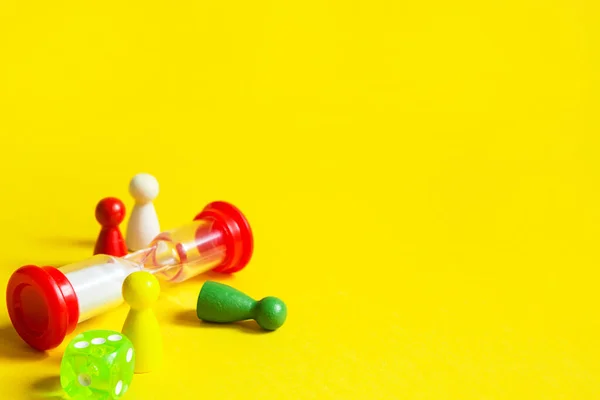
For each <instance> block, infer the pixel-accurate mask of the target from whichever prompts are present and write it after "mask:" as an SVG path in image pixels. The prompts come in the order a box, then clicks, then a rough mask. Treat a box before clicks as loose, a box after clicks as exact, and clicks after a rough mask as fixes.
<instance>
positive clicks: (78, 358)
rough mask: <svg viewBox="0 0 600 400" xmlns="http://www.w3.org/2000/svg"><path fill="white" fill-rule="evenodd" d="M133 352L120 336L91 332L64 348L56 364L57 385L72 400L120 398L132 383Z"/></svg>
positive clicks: (77, 337)
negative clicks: (58, 383) (58, 368)
mask: <svg viewBox="0 0 600 400" xmlns="http://www.w3.org/2000/svg"><path fill="white" fill-rule="evenodd" d="M135 364H136V351H134V347H133V344H132V343H131V341H130V340H129V339H128V338H127V337H126V336H125V335H123V334H121V333H119V332H114V331H106V330H93V331H87V332H84V333H81V334H79V335H77V336H75V337H74V338H73V340H71V342H70V343H69V344H68V346H67V348H66V350H65V353H64V355H63V358H62V362H61V364H60V385H61V386H62V388H63V389H64V390H65V392H67V394H68V395H69V396H70V397H71V398H72V399H74V400H84V399H86V400H87V399H89V400H92V399H93V400H108V399H111V400H112V399H118V398H120V397H121V396H123V395H124V394H125V393H126V392H127V389H129V386H130V385H131V381H132V380H133V372H134V368H135Z"/></svg>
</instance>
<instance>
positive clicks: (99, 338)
mask: <svg viewBox="0 0 600 400" xmlns="http://www.w3.org/2000/svg"><path fill="white" fill-rule="evenodd" d="M104 343H106V339H104V338H101V337H97V338H94V339H92V344H104Z"/></svg>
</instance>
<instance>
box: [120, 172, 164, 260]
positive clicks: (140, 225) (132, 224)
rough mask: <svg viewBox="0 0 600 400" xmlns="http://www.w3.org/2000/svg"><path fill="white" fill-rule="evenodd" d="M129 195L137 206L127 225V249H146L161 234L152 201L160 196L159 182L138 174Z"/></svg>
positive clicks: (130, 185) (148, 176)
mask: <svg viewBox="0 0 600 400" xmlns="http://www.w3.org/2000/svg"><path fill="white" fill-rule="evenodd" d="M129 193H130V194H131V196H133V198H134V200H135V205H134V206H133V210H132V211H131V216H130V217H129V223H128V225H127V238H126V240H125V242H126V243H127V248H128V249H129V250H131V251H137V250H140V249H143V248H146V247H147V246H148V244H150V242H151V241H152V240H153V239H154V238H155V237H156V236H157V235H158V234H159V233H160V225H159V223H158V217H157V216H156V210H155V209H154V204H152V201H153V200H154V199H155V198H156V196H158V181H157V180H156V178H155V177H153V176H152V175H150V174H137V175H136V176H134V177H133V179H131V182H130V183H129Z"/></svg>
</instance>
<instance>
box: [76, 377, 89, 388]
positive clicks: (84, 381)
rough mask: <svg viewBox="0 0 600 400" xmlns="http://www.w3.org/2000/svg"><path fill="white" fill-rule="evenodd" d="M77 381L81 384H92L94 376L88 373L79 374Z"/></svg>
mask: <svg viewBox="0 0 600 400" xmlns="http://www.w3.org/2000/svg"><path fill="white" fill-rule="evenodd" d="M77 381H79V384H80V385H81V386H90V385H91V384H92V378H91V377H90V376H89V375H88V374H79V376H78V377H77Z"/></svg>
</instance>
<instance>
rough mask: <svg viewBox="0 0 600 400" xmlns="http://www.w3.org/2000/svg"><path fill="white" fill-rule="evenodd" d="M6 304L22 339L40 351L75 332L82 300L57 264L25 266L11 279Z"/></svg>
mask: <svg viewBox="0 0 600 400" xmlns="http://www.w3.org/2000/svg"><path fill="white" fill-rule="evenodd" d="M6 306H7V308H8V315H9V316H10V320H11V322H12V324H13V326H14V328H15V330H16V331H17V333H18V334H19V336H21V338H22V339H23V340H24V341H25V342H26V343H27V344H29V345H30V346H31V347H33V348H34V349H37V350H50V349H53V348H55V347H57V346H58V345H60V344H61V343H62V341H63V340H64V338H65V336H67V335H68V334H69V333H71V332H73V330H74V329H75V327H76V326H77V322H78V320H79V303H78V301H77V295H76V294H75V290H73V286H71V283H70V282H69V280H68V279H67V277H66V276H65V275H64V274H63V273H62V272H60V271H59V270H58V269H56V268H54V267H43V268H40V267H36V266H35V265H26V266H24V267H21V268H19V269H18V270H16V271H15V272H14V273H13V274H12V276H11V277H10V279H9V280H8V286H7V288H6Z"/></svg>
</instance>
